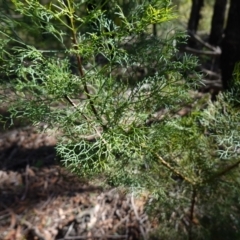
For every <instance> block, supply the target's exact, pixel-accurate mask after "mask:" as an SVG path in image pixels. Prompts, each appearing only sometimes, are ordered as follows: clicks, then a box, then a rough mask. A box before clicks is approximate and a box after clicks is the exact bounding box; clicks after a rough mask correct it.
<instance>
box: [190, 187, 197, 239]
mask: <svg viewBox="0 0 240 240" xmlns="http://www.w3.org/2000/svg"><path fill="white" fill-rule="evenodd" d="M196 196H197V190H196V188H195V187H193V191H192V197H191V206H190V215H189V228H188V239H189V240H192V239H193V238H192V226H193V215H194V207H195V204H196Z"/></svg>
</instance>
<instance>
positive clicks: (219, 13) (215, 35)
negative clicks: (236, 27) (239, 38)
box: [209, 0, 227, 46]
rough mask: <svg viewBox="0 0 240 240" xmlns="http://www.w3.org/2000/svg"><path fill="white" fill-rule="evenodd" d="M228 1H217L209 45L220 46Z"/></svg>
mask: <svg viewBox="0 0 240 240" xmlns="http://www.w3.org/2000/svg"><path fill="white" fill-rule="evenodd" d="M226 6H227V0H215V5H214V13H213V18H212V25H211V32H210V37H209V43H210V44H211V45H214V46H220V44H221V41H222V35H223V26H224V19H225V12H226Z"/></svg>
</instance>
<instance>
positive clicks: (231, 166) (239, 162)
mask: <svg viewBox="0 0 240 240" xmlns="http://www.w3.org/2000/svg"><path fill="white" fill-rule="evenodd" d="M239 164H240V160H239V161H237V162H236V163H234V164H233V165H230V166H227V167H226V168H225V169H223V170H222V171H220V172H218V173H216V174H215V175H213V176H211V177H210V178H209V179H207V180H206V181H204V182H203V183H209V182H211V181H213V180H215V179H216V178H219V177H221V176H223V175H225V174H226V173H228V172H230V171H231V170H232V169H234V168H236V167H238V165H239Z"/></svg>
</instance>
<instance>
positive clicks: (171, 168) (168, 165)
mask: <svg viewBox="0 0 240 240" xmlns="http://www.w3.org/2000/svg"><path fill="white" fill-rule="evenodd" d="M155 155H156V156H157V158H158V159H159V160H160V161H161V163H162V164H163V165H164V166H165V167H167V168H168V169H170V170H171V171H172V172H174V173H175V174H176V175H178V176H179V177H181V178H182V179H183V180H185V181H186V182H188V183H190V184H191V185H195V183H194V182H193V181H192V180H191V179H190V178H188V177H185V176H184V175H182V173H180V172H179V171H178V170H176V169H175V168H173V167H172V166H171V165H170V164H169V163H168V162H166V161H165V160H164V159H163V158H162V157H161V156H159V155H158V154H157V153H155Z"/></svg>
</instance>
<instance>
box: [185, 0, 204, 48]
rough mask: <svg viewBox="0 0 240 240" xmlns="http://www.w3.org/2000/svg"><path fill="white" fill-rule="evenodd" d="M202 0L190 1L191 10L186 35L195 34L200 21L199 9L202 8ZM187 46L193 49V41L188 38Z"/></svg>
mask: <svg viewBox="0 0 240 240" xmlns="http://www.w3.org/2000/svg"><path fill="white" fill-rule="evenodd" d="M203 4H204V0H192V8H191V13H190V18H189V21H188V33H189V34H190V35H191V33H196V31H197V28H198V24H199V20H200V19H201V9H202V7H203ZM188 45H189V46H191V47H194V41H193V40H192V39H191V38H190V39H189V41H188Z"/></svg>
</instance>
